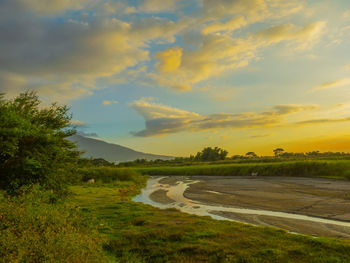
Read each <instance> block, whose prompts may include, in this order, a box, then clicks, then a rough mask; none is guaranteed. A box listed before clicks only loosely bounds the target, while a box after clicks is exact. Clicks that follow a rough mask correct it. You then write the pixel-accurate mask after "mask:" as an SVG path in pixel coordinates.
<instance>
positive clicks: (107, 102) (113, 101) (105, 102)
mask: <svg viewBox="0 0 350 263" xmlns="http://www.w3.org/2000/svg"><path fill="white" fill-rule="evenodd" d="M117 103H119V101H117V100H104V101H102V104H103V105H111V104H117Z"/></svg>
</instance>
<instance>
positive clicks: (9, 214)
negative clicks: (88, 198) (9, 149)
mask: <svg viewBox="0 0 350 263" xmlns="http://www.w3.org/2000/svg"><path fill="white" fill-rule="evenodd" d="M39 189H40V187H39V186H37V185H36V186H34V187H30V188H23V187H22V188H21V190H22V192H23V195H21V196H18V197H5V198H2V199H3V200H0V201H1V203H0V259H1V260H0V262H9V263H10V262H72V263H74V262H103V260H104V255H103V253H102V241H103V240H101V238H100V237H99V235H98V233H97V228H96V225H97V224H94V223H93V221H94V220H93V219H92V218H91V216H89V217H87V215H85V216H84V214H83V213H82V212H81V211H80V210H79V209H78V208H76V207H74V206H70V205H68V204H63V203H55V204H51V200H52V198H53V196H54V194H53V193H51V192H50V191H48V192H42V191H41V190H39Z"/></svg>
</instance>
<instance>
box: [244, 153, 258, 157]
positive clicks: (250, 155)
mask: <svg viewBox="0 0 350 263" xmlns="http://www.w3.org/2000/svg"><path fill="white" fill-rule="evenodd" d="M245 155H246V156H247V157H258V156H257V155H256V153H255V152H247V153H246V154H245Z"/></svg>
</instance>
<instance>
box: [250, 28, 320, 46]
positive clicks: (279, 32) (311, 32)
mask: <svg viewBox="0 0 350 263" xmlns="http://www.w3.org/2000/svg"><path fill="white" fill-rule="evenodd" d="M325 26H326V23H325V22H323V21H318V22H314V23H312V24H309V25H307V26H305V27H302V28H297V27H296V26H295V25H293V24H284V25H278V26H273V27H270V28H268V29H265V30H263V31H260V32H258V33H257V34H256V37H258V38H260V39H265V40H266V41H267V42H268V43H269V44H273V43H278V42H281V41H287V40H295V41H297V42H299V48H300V49H305V48H307V47H311V46H313V45H314V44H315V43H317V42H318V41H319V39H320V37H321V35H322V34H323V33H324V29H325Z"/></svg>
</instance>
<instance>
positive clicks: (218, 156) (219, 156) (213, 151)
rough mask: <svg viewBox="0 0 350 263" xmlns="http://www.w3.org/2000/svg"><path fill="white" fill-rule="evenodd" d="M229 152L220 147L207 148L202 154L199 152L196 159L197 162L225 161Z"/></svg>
mask: <svg viewBox="0 0 350 263" xmlns="http://www.w3.org/2000/svg"><path fill="white" fill-rule="evenodd" d="M227 154H228V152H227V151H226V150H223V149H221V148H219V147H215V148H211V147H206V148H204V149H203V150H202V151H201V152H198V153H197V154H196V156H195V157H194V159H195V160H197V161H218V160H225V159H226V156H227Z"/></svg>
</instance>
